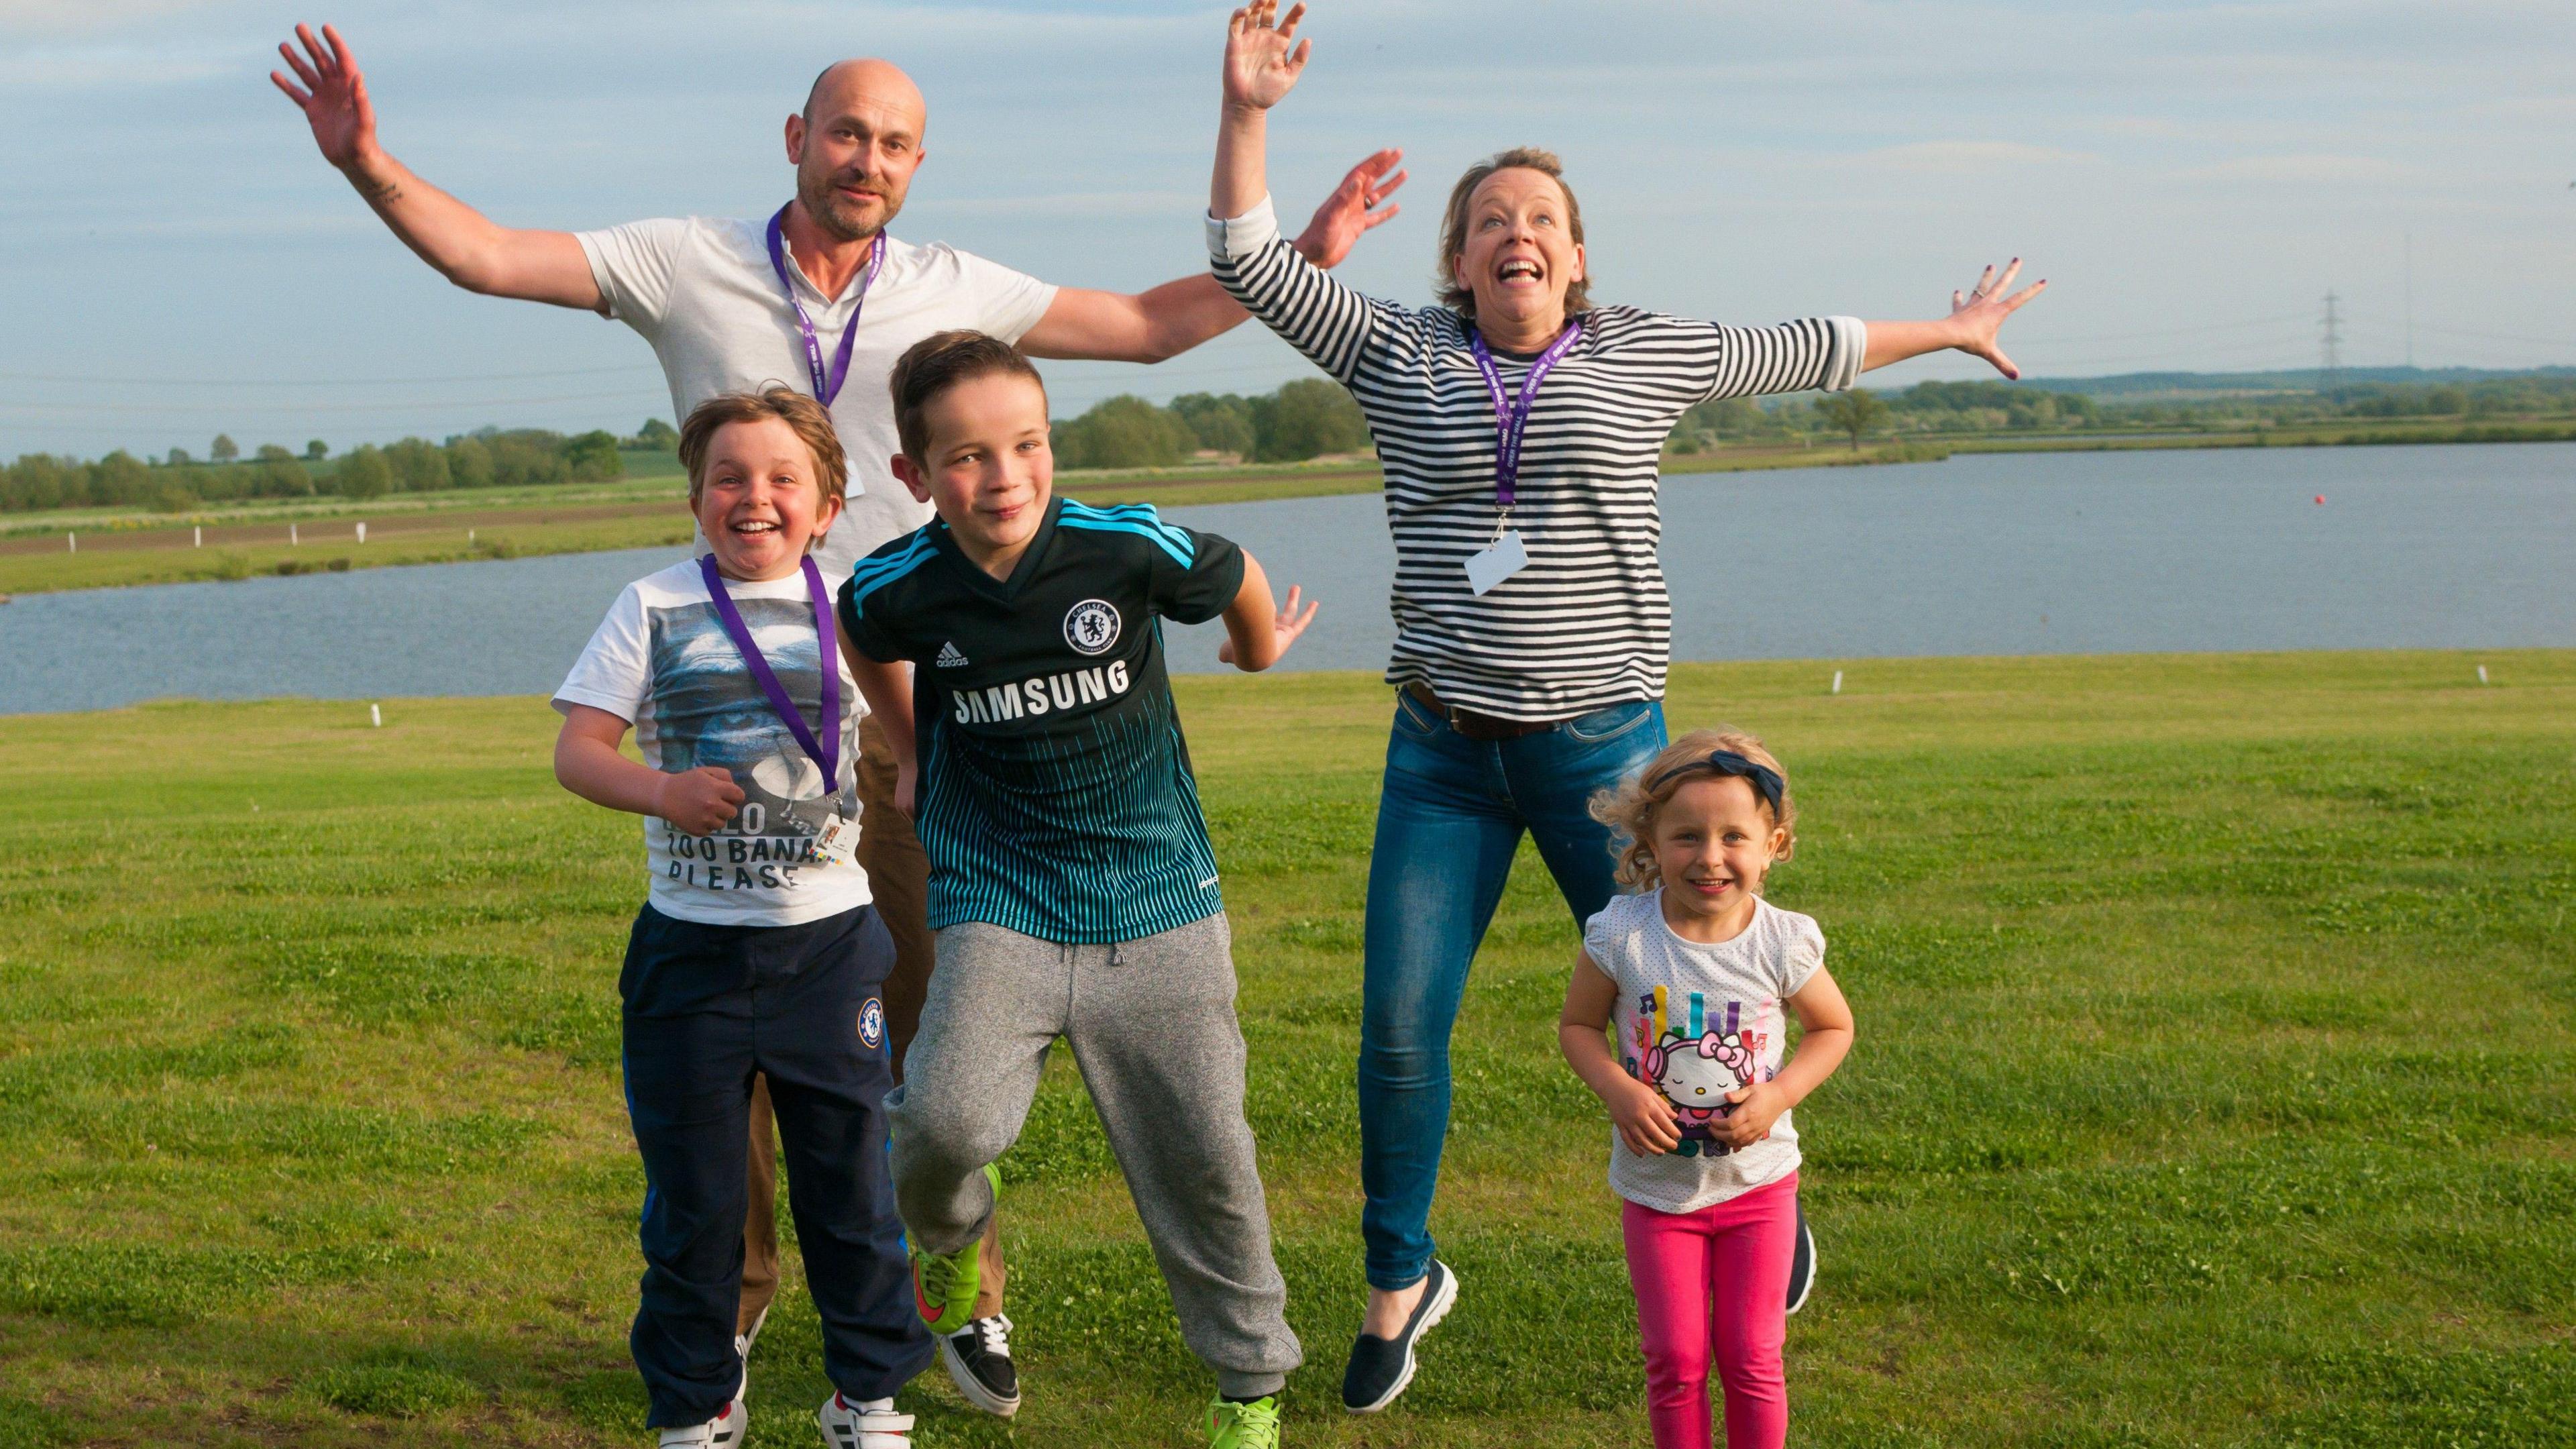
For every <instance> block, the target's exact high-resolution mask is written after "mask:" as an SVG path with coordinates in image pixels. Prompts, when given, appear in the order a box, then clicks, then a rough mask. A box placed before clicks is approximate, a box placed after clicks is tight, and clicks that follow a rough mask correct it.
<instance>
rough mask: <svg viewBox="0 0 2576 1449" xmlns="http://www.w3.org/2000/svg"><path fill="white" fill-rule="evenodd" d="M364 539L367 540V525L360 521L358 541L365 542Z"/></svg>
mask: <svg viewBox="0 0 2576 1449" xmlns="http://www.w3.org/2000/svg"><path fill="white" fill-rule="evenodd" d="M366 541H367V525H366V524H364V523H361V524H359V525H358V542H360V543H365V542H366Z"/></svg>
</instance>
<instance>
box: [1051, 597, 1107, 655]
mask: <svg viewBox="0 0 2576 1449" xmlns="http://www.w3.org/2000/svg"><path fill="white" fill-rule="evenodd" d="M1064 642H1066V643H1067V644H1070V645H1072V646H1073V652H1074V653H1076V654H1106V653H1108V652H1109V649H1110V647H1111V646H1112V645H1115V644H1116V643H1117V642H1118V610H1117V608H1116V607H1115V606H1113V605H1112V604H1111V603H1110V602H1109V601H1108V600H1107V599H1085V600H1083V601H1082V602H1081V603H1079V604H1076V605H1074V606H1073V607H1072V608H1071V609H1070V610H1068V611H1066V613H1065V616H1064Z"/></svg>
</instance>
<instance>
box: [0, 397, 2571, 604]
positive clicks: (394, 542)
mask: <svg viewBox="0 0 2576 1449" xmlns="http://www.w3.org/2000/svg"><path fill="white" fill-rule="evenodd" d="M2571 441H2576V419H2568V420H2528V421H2508V422H2487V423H2460V422H2455V421H2449V420H2444V421H2441V422H2430V421H2428V422H2425V423H2421V424H2418V423H2413V422H2407V421H2394V420H2391V421H2376V422H2371V423H2358V422H2353V421H2348V420H2347V421H2338V422H2333V423H2320V424H2317V425H2314V426H2283V427H2262V428H2242V429H2230V430H2223V431H2220V430H2209V431H2185V430H2174V431H2170V432H2137V431H2131V432H2117V433H2113V432H2095V433H2071V434H2044V433H2041V434H2018V435H2017V434H2010V433H1982V434H1952V435H1941V434H1928V433H1917V434H1911V435H1906V436H1901V437H1896V438H1880V439H1873V440H1866V441H1864V443H1863V444H1862V446H1861V447H1859V448H1858V449H1853V448H1851V447H1849V446H1848V445H1846V444H1844V443H1841V442H1829V441H1823V440H1813V439H1811V440H1809V441H1807V442H1806V443H1804V444H1803V445H1801V444H1797V443H1747V444H1738V445H1732V446H1722V447H1718V448H1715V449H1712V450H1710V451H1707V452H1701V453H1689V454H1675V455H1669V456H1667V457H1666V458H1665V459H1664V472H1665V474H1666V475H1667V476H1684V475H1691V474H1704V473H1731V472H1754V471H1769V470H1774V469H1785V468H1818V467H1826V468H1832V467H1865V466H1875V465H1879V464H1888V463H1935V462H1940V461H1942V460H1944V459H1946V458H1949V457H1950V456H1952V455H1954V454H1958V453H2065V452H2120V451H2148V450H2168V449H2190V448H2309V447H2389V446H2402V445H2418V444H2485V443H2527V442H2571ZM1057 479H1058V486H1059V488H1060V489H1061V490H1062V491H1065V492H1068V493H1074V494H1078V495H1080V496H1082V497H1083V498H1085V499H1088V500H1092V501H1096V502H1104V503H1117V502H1152V503H1157V504H1161V505H1164V506H1167V507H1185V506H1189V505H1193V504H1210V503H1250V502H1260V501H1266V500H1272V499H1284V498H1311V497H1319V496H1324V495H1329V494H1348V493H1371V492H1375V491H1377V489H1378V488H1379V487H1380V486H1381V481H1382V480H1381V478H1380V475H1379V472H1378V469H1377V467H1376V465H1375V463H1374V461H1373V460H1370V459H1367V458H1365V457H1359V458H1348V457H1346V458H1339V459H1319V460H1316V461H1314V462H1309V463H1293V464H1269V465H1261V464H1253V465H1237V464H1213V465H1202V466H1197V467H1187V466H1185V467H1178V468H1165V469H1150V470H1133V469H1128V470H1101V471H1097V472H1094V471H1072V472H1065V473H1060V474H1058V475H1057ZM682 491H683V489H682V485H681V483H680V480H679V479H678V477H677V476H676V475H675V474H673V473H670V472H664V471H661V470H660V469H656V470H655V471H654V472H653V473H652V474H650V475H648V476H644V477H636V478H629V479H624V480H621V481H618V482H614V483H595V484H564V485H556V486H553V487H545V488H514V489H457V490H451V491H446V492H439V493H425V494H397V495H394V496H391V497H386V498H379V499H374V500H370V501H367V502H364V503H353V502H350V501H347V500H344V499H338V498H309V499H299V500H293V501H286V500H276V499H269V500H262V501H260V502H257V503H246V504H242V505H239V506H234V507H226V508H201V509H193V510H189V511H187V512H185V513H179V514H175V515H174V514H161V513H151V512H145V511H141V510H101V509H81V510H72V509H65V510H58V511H56V512H54V513H51V514H17V515H0V597H5V596H7V595H12V594H36V593H50V592H56V591H61V590H69V589H95V588H119V587H133V586H139V585H146V584H168V583H193V582H206V581H220V580H230V579H244V578H251V577H256V576H263V575H269V576H274V575H279V574H298V573H313V572H323V571H331V572H339V571H345V570H348V569H353V568H382V567H388V566H394V565H409V564H430V563H462V562H468V561H472V560H477V559H502V558H531V557H538V556H542V555H549V554H564V553H590V552H599V551H603V550H611V549H628V548H652V547H667V546H676V545H680V544H685V543H687V542H688V541H689V538H690V536H691V529H690V525H689V520H688V518H687V516H686V514H685V513H684V512H683V511H682V509H681V507H680V506H679V504H680V498H681V495H682ZM361 523H363V524H365V525H366V526H367V529H368V537H367V538H366V539H365V541H363V542H361V541H360V540H359V538H358V534H357V529H358V526H359V525H360V524H361ZM67 534H69V535H71V536H72V538H71V539H67V538H66V535H67ZM200 539H202V542H200ZM74 540H76V541H77V547H75V546H74Z"/></svg>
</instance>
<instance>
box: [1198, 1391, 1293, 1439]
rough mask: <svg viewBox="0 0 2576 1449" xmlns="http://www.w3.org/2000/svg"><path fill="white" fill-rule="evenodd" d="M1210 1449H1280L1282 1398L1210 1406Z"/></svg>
mask: <svg viewBox="0 0 2576 1449" xmlns="http://www.w3.org/2000/svg"><path fill="white" fill-rule="evenodd" d="M1208 1449H1279V1396H1278V1395H1277V1394H1272V1395H1271V1396H1270V1397H1268V1398H1266V1399H1255V1400H1253V1401H1252V1402H1251V1403H1248V1404H1233V1403H1228V1402H1226V1401H1225V1400H1224V1399H1222V1398H1220V1399H1218V1400H1217V1401H1216V1402H1214V1403H1212V1404H1210V1405H1208Z"/></svg>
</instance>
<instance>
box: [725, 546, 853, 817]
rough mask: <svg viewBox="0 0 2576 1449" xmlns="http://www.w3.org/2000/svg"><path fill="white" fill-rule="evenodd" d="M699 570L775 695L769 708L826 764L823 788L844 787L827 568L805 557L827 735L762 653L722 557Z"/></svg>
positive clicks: (754, 673) (757, 675)
mask: <svg viewBox="0 0 2576 1449" xmlns="http://www.w3.org/2000/svg"><path fill="white" fill-rule="evenodd" d="M698 572H699V573H701V574H703V575H705V576H706V580H707V597H708V598H711V599H713V600H715V603H716V614H717V616H718V617H720V618H722V619H723V620H724V626H725V633H727V634H729V635H731V636H732V637H733V647H734V648H736V649H739V650H741V651H742V662H743V663H745V664H748V665H750V666H751V677H752V678H753V679H755V680H758V681H759V683H760V692H761V693H763V694H765V695H768V696H769V707H770V708H771V709H774V710H776V711H778V717H779V718H780V719H782V720H785V721H786V722H787V729H788V732H789V733H791V734H793V735H795V736H796V743H798V744H800V745H803V746H804V747H805V753H807V754H809V755H812V756H813V757H814V763H815V764H818V765H820V766H822V767H823V793H824V794H826V795H829V794H832V793H834V792H835V791H837V790H839V789H840V788H841V655H840V651H839V649H838V647H837V646H835V644H834V643H833V640H832V596H831V595H830V594H828V593H826V592H824V589H823V571H822V570H821V569H818V568H816V567H814V559H813V556H812V555H810V554H809V555H807V556H806V559H805V592H806V593H808V594H810V595H812V596H813V599H814V635H815V642H816V643H818V644H819V645H821V646H822V648H821V653H820V655H819V658H820V659H821V661H822V665H823V737H822V738H821V739H819V740H818V739H816V738H815V737H814V731H812V730H810V729H807V728H806V727H805V716H804V715H803V714H802V713H801V712H799V711H798V710H797V708H796V701H794V700H792V699H789V698H788V697H787V686H785V685H783V684H780V683H779V682H778V672H777V671H776V670H774V669H771V668H770V667H769V661H768V660H767V659H765V658H762V657H761V653H760V646H759V645H758V644H756V643H754V642H752V637H751V630H750V628H749V627H747V626H746V625H744V623H743V622H742V610H740V609H737V608H735V607H734V604H733V596H732V595H731V594H728V593H726V592H725V586H724V575H722V574H720V573H717V572H716V556H715V555H714V554H708V555H707V556H706V557H704V558H702V559H699V560H698Z"/></svg>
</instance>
